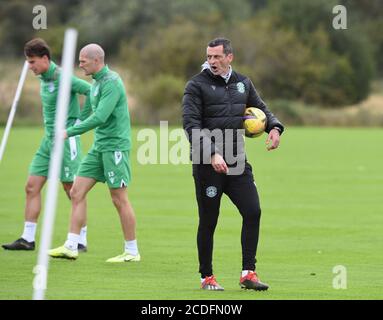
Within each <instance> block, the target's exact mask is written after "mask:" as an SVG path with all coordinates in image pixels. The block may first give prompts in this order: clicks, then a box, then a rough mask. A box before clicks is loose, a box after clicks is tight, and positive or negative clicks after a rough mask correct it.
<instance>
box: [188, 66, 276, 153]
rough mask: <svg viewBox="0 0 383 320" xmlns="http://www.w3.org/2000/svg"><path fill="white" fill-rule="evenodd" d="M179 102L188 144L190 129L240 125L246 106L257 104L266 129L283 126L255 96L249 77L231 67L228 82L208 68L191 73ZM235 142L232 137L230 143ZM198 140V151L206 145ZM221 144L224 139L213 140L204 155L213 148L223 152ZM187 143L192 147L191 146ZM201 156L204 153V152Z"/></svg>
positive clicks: (211, 128)
mask: <svg viewBox="0 0 383 320" xmlns="http://www.w3.org/2000/svg"><path fill="white" fill-rule="evenodd" d="M182 106H183V127H184V129H185V130H186V132H187V135H188V138H189V141H190V143H191V144H192V130H193V129H208V130H214V129H221V130H222V129H223V130H224V129H234V130H233V131H234V132H236V130H237V129H242V128H243V115H244V112H245V108H246V107H247V106H252V107H257V108H259V109H261V110H262V111H263V112H264V113H265V114H266V117H267V128H266V132H269V131H270V130H271V129H272V128H274V127H278V128H280V131H281V132H283V130H284V127H283V125H282V124H281V122H280V121H279V120H278V119H277V118H276V117H275V116H274V115H273V114H272V113H271V112H270V110H269V109H268V108H267V106H266V104H265V103H264V102H263V101H262V99H261V98H260V97H259V95H258V93H257V91H256V90H255V88H254V85H253V83H252V82H251V80H250V79H249V78H247V77H245V76H243V75H241V74H239V73H236V72H235V71H233V72H232V75H231V77H230V79H229V81H228V83H226V82H225V80H224V79H223V78H222V77H221V76H215V75H213V74H212V73H211V71H210V70H208V69H205V70H203V71H202V72H201V73H199V74H197V75H195V76H194V77H193V78H192V79H191V80H190V81H189V82H188V83H187V84H186V88H185V92H184V97H183V102H182ZM234 137H236V134H234ZM236 143H237V141H236V139H235V138H234V144H235V145H236ZM200 144H201V145H200V152H202V151H203V150H204V148H205V149H206V146H203V145H202V139H201V141H200ZM224 145H225V139H224V141H221V142H220V143H219V145H217V143H216V142H215V141H213V143H212V144H211V149H210V151H209V152H207V153H208V156H209V157H211V155H212V154H214V153H216V152H218V153H220V154H221V155H222V156H224V152H223V150H224V148H223V146H224ZM191 147H192V149H193V146H191ZM234 149H236V147H234ZM205 153H206V150H205ZM209 153H210V154H209ZM201 156H202V154H201ZM204 156H205V157H206V154H204ZM224 158H225V157H224ZM201 159H202V158H201Z"/></svg>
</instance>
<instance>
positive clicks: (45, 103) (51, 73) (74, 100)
mask: <svg viewBox="0 0 383 320" xmlns="http://www.w3.org/2000/svg"><path fill="white" fill-rule="evenodd" d="M60 72H61V71H60V68H59V67H57V65H56V64H55V63H54V62H53V61H51V62H50V65H49V69H48V70H47V71H46V72H44V73H42V74H41V75H40V76H39V77H40V96H41V102H42V110H43V119H44V129H45V136H46V137H47V138H52V137H53V136H54V125H55V118H56V105H57V96H58V91H59V83H60ZM90 88H91V85H90V84H89V83H88V82H86V81H84V80H82V79H79V78H77V77H75V76H72V85H71V92H70V100H69V101H70V102H69V106H68V118H67V122H66V127H70V126H73V125H74V124H75V122H76V120H77V119H80V120H82V119H85V118H86V117H87V116H88V115H89V113H90V111H91V110H90V99H89V95H90ZM77 94H82V95H85V96H87V99H86V102H85V104H84V107H83V110H82V111H80V104H79V101H78V96H77Z"/></svg>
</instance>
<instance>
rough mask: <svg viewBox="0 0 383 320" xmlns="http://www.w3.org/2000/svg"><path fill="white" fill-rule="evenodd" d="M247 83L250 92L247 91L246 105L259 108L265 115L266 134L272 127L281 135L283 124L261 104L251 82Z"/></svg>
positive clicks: (261, 101)
mask: <svg viewBox="0 0 383 320" xmlns="http://www.w3.org/2000/svg"><path fill="white" fill-rule="evenodd" d="M249 83H250V91H249V96H248V100H247V105H248V106H252V107H256V108H259V109H261V110H262V111H263V112H264V113H265V115H266V118H267V127H266V132H267V133H269V132H270V130H271V129H273V128H274V127H278V128H280V129H281V132H280V133H281V134H282V132H283V131H284V129H285V128H284V126H283V124H282V123H281V122H280V121H279V120H278V119H277V117H276V116H275V115H274V114H273V113H272V112H271V111H270V110H269V108H268V107H267V105H266V104H265V103H264V102H263V100H262V99H261V97H260V96H259V94H258V92H257V90H256V89H255V87H254V85H253V83H252V82H251V80H249Z"/></svg>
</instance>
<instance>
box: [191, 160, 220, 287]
mask: <svg viewBox="0 0 383 320" xmlns="http://www.w3.org/2000/svg"><path fill="white" fill-rule="evenodd" d="M193 177H194V183H195V190H196V198H197V202H198V214H199V223H198V232H197V247H198V259H199V272H200V273H201V288H202V289H206V290H223V287H221V286H220V285H219V284H218V283H217V282H216V280H215V277H214V275H213V264H212V260H213V243H214V231H215V228H216V225H217V221H218V216H219V208H220V203H221V197H222V189H223V184H224V179H225V177H224V175H223V174H219V173H216V172H215V171H214V169H213V167H212V166H211V165H206V164H205V165H204V164H202V165H193Z"/></svg>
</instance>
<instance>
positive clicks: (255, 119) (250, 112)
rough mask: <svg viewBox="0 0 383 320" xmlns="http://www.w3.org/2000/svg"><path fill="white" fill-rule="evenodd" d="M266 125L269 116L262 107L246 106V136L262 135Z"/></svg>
mask: <svg viewBox="0 0 383 320" xmlns="http://www.w3.org/2000/svg"><path fill="white" fill-rule="evenodd" d="M266 125H267V118H266V115H265V113H264V112H263V111H262V110H261V109H258V108H255V107H248V108H246V110H245V114H244V116H243V128H244V129H245V135H246V137H249V138H255V137H259V136H261V135H262V134H263V133H264V132H265V130H266Z"/></svg>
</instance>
